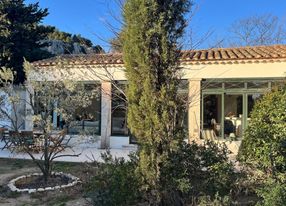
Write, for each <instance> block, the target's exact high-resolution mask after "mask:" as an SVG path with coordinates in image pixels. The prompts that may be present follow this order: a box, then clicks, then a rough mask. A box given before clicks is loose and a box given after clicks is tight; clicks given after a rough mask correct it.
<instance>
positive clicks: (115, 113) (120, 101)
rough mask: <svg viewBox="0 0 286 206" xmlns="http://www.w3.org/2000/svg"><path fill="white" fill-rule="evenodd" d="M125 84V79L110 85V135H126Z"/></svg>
mask: <svg viewBox="0 0 286 206" xmlns="http://www.w3.org/2000/svg"><path fill="white" fill-rule="evenodd" d="M126 84H127V82H126V81H119V82H115V83H113V85H112V113H111V135H115V136H128V127H127V106H126V105H127V104H126V97H125V91H126Z"/></svg>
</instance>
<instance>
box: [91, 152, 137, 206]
mask: <svg viewBox="0 0 286 206" xmlns="http://www.w3.org/2000/svg"><path fill="white" fill-rule="evenodd" d="M102 159H103V160H104V162H103V163H99V162H94V163H93V168H92V171H93V172H94V174H93V175H92V177H91V179H90V181H89V183H88V184H87V185H86V195H87V197H89V198H90V199H91V200H92V202H93V204H94V205H102V206H104V205H108V206H112V205H116V206H120V205H133V204H134V203H136V202H137V201H138V198H139V191H138V189H139V186H138V181H137V178H136V174H135V169H136V167H137V162H138V159H137V157H136V156H135V155H131V156H130V161H125V160H124V159H123V158H113V157H112V156H111V154H110V153H109V152H107V153H106V154H103V155H102Z"/></svg>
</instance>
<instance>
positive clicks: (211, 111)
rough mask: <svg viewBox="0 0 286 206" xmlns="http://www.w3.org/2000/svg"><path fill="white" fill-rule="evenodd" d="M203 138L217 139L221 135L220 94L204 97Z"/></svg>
mask: <svg viewBox="0 0 286 206" xmlns="http://www.w3.org/2000/svg"><path fill="white" fill-rule="evenodd" d="M203 98H204V99H203V101H204V104H203V134H202V135H203V138H206V139H215V138H217V137H219V136H220V135H221V104H222V96H221V95H219V94H213V95H204V96H203Z"/></svg>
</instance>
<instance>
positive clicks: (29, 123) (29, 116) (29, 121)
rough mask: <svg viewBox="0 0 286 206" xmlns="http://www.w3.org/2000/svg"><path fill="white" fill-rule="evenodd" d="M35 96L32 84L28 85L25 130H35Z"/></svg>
mask: <svg viewBox="0 0 286 206" xmlns="http://www.w3.org/2000/svg"><path fill="white" fill-rule="evenodd" d="M33 98H34V90H33V88H32V86H31V85H27V88H26V91H25V100H26V105H25V130H26V131H33V128H34V125H33V115H34V111H33V109H32V102H31V101H33Z"/></svg>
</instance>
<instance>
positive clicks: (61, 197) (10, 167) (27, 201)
mask: <svg viewBox="0 0 286 206" xmlns="http://www.w3.org/2000/svg"><path fill="white" fill-rule="evenodd" d="M87 168H88V167H87V166H86V165H85V164H84V163H70V162H56V163H55V171H61V172H67V173H70V174H73V175H75V176H77V177H79V178H80V179H81V180H82V182H83V184H84V183H85V182H86V181H87V180H86V177H87V176H88V175H87V173H88V169H87ZM33 172H39V169H38V168H37V167H35V165H34V164H33V162H32V161H31V160H20V159H4V158H0V205H1V206H2V205H3V206H5V205H7V206H28V205H29V206H30V205H31V206H33V205H34V206H36V205H43V206H53V205H55V206H64V205H66V206H68V205H70V206H71V205H83V206H84V205H90V204H89V202H88V201H87V200H86V199H85V198H83V187H82V185H76V186H75V187H73V188H69V189H63V190H56V191H49V192H41V193H35V194H27V193H23V194H22V193H21V194H20V193H14V192H11V191H9V189H8V188H7V183H8V182H9V181H10V180H11V179H12V178H14V177H17V176H20V175H23V174H28V173H33Z"/></svg>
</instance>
